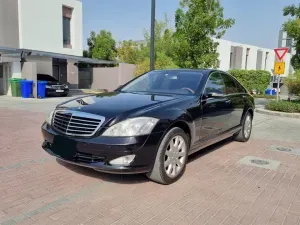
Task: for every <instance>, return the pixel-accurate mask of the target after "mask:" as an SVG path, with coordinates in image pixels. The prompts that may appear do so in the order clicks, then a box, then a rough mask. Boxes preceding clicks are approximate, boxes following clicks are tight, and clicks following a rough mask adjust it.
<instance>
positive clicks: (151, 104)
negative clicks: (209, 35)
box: [42, 70, 254, 173]
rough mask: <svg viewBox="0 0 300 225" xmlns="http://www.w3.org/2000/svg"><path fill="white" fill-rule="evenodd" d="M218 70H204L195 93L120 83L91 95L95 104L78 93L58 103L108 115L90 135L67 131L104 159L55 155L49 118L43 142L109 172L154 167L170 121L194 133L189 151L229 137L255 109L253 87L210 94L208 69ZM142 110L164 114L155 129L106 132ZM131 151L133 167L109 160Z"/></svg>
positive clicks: (80, 148)
mask: <svg viewBox="0 0 300 225" xmlns="http://www.w3.org/2000/svg"><path fill="white" fill-rule="evenodd" d="M196 71H199V70H196ZM215 71H216V70H201V73H202V74H203V75H204V76H203V79H202V80H201V82H200V85H199V88H198V90H197V91H196V93H195V94H194V95H167V94H158V93H157V94H155V93H124V92H121V91H120V89H117V90H116V91H114V92H111V93H103V94H98V95H93V96H87V97H88V98H91V99H92V100H93V101H94V103H93V104H82V102H81V101H82V98H77V99H75V100H69V101H66V102H64V103H62V104H60V105H58V106H57V109H68V110H74V111H82V112H87V113H92V114H98V115H101V116H104V117H105V118H106V119H105V122H104V124H103V125H102V126H101V128H100V129H99V131H98V132H97V133H96V134H95V135H94V136H93V137H91V138H82V137H80V138H79V137H66V138H69V139H72V140H75V141H76V142H77V151H78V152H80V153H85V154H91V155H98V156H104V157H105V159H104V161H103V162H101V163H100V162H98V163H88V164H84V163H81V162H78V161H76V160H75V159H63V158H62V157H61V156H59V155H55V154H54V153H53V152H52V151H51V143H52V142H53V138H54V137H55V136H56V135H60V134H59V133H57V132H56V131H55V130H54V129H52V127H51V126H49V125H48V124H46V123H44V124H43V126H42V134H43V136H44V139H45V142H44V143H43V148H44V149H45V150H46V151H47V152H48V153H50V154H52V155H55V156H56V157H57V158H61V159H62V160H64V161H67V162H69V163H73V164H77V165H82V166H86V167H91V168H93V169H95V170H100V171H104V172H109V173H145V172H148V171H150V170H151V169H152V167H153V164H154V160H155V157H156V153H157V150H158V146H159V144H160V142H161V140H162V138H163V136H164V134H165V133H166V132H167V131H168V130H169V129H170V128H171V127H174V126H179V127H181V128H182V129H184V130H185V131H186V132H189V133H190V137H191V144H190V145H191V146H190V152H189V153H190V154H192V153H194V152H196V151H198V150H200V149H201V148H204V147H206V146H208V145H211V144H213V143H215V142H218V141H220V140H222V139H225V138H227V137H230V136H231V135H233V134H234V133H236V132H237V131H239V130H240V129H241V121H242V119H243V116H244V115H245V113H246V112H248V111H250V112H251V114H252V115H253V112H254V99H253V97H252V96H251V95H250V94H249V93H248V92H245V93H242V94H240V93H238V94H232V95H224V96H220V97H216V98H207V96H205V95H204V94H203V92H204V91H203V90H204V88H205V85H206V82H207V79H208V77H209V75H210V74H211V73H213V72H215ZM236 82H237V81H236ZM71 104H72V105H73V106H71ZM77 105H78V106H77ZM237 115H238V117H237ZM138 116H146V117H147V116H149V117H155V118H159V119H160V120H159V122H158V123H157V125H156V126H155V128H154V129H153V131H152V133H151V134H150V135H145V136H140V137H104V136H101V134H102V133H103V132H104V131H105V130H106V129H107V128H108V127H110V126H112V125H114V124H116V123H118V122H120V121H123V120H126V119H128V118H133V117H138ZM129 154H136V159H135V160H134V161H133V163H132V164H131V165H130V166H129V167H126V168H124V167H113V166H111V165H109V161H110V160H112V159H115V158H117V157H120V156H125V155H129Z"/></svg>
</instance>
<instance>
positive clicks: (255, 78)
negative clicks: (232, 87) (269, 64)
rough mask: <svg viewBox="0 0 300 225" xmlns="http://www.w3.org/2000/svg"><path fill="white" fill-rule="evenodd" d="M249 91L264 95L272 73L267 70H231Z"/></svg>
mask: <svg viewBox="0 0 300 225" xmlns="http://www.w3.org/2000/svg"><path fill="white" fill-rule="evenodd" d="M229 73H230V74H231V75H232V76H234V77H235V78H236V79H237V80H238V81H239V82H241V84H242V85H243V86H244V87H245V88H247V90H248V91H251V90H256V91H257V92H259V93H264V92H265V90H266V89H267V87H268V85H269V83H270V77H271V73H270V72H268V71H265V70H236V69H235V70H229Z"/></svg>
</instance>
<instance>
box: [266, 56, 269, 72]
mask: <svg viewBox="0 0 300 225" xmlns="http://www.w3.org/2000/svg"><path fill="white" fill-rule="evenodd" d="M268 55H269V52H266V57H265V70H266V69H267V61H268Z"/></svg>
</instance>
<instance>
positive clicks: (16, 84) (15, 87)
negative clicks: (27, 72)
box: [9, 78, 23, 97]
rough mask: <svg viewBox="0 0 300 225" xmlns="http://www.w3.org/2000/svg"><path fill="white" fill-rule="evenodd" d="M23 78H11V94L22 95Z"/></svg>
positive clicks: (14, 95)
mask: <svg viewBox="0 0 300 225" xmlns="http://www.w3.org/2000/svg"><path fill="white" fill-rule="evenodd" d="M21 80H23V79H21V78H10V79H9V82H10V86H11V95H12V96H13V97H21V86H20V81H21Z"/></svg>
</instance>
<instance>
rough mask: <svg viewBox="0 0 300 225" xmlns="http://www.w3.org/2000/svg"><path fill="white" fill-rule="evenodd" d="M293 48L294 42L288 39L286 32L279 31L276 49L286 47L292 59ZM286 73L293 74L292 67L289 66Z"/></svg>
mask: <svg viewBox="0 0 300 225" xmlns="http://www.w3.org/2000/svg"><path fill="white" fill-rule="evenodd" d="M294 46H295V41H294V40H293V39H292V38H291V37H289V36H288V35H287V33H286V32H284V31H283V30H280V31H279V36H278V47H279V48H282V47H288V48H289V53H290V54H291V57H292V56H293V55H295V54H296V48H295V47H294ZM288 71H289V73H290V74H291V73H293V72H294V69H293V67H292V65H289V67H288Z"/></svg>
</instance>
